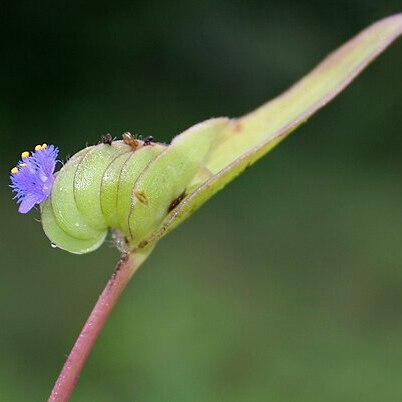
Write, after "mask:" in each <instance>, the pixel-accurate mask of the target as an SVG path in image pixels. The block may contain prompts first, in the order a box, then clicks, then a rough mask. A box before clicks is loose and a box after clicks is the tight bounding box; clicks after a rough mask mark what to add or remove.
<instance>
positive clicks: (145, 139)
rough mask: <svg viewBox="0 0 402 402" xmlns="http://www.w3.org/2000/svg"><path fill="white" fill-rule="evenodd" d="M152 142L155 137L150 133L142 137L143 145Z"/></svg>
mask: <svg viewBox="0 0 402 402" xmlns="http://www.w3.org/2000/svg"><path fill="white" fill-rule="evenodd" d="M153 142H155V139H154V137H152V135H148V137H145V138H144V146H147V145H151V144H152V143H153Z"/></svg>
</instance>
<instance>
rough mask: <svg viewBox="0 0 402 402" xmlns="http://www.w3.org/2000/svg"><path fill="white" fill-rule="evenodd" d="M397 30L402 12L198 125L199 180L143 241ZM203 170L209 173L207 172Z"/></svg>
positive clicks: (265, 146)
mask: <svg viewBox="0 0 402 402" xmlns="http://www.w3.org/2000/svg"><path fill="white" fill-rule="evenodd" d="M401 32H402V14H398V15H395V16H391V17H388V18H385V19H383V20H381V21H379V22H377V23H375V24H373V25H371V26H370V27H368V28H367V29H365V30H364V31H362V32H361V33H360V34H358V35H357V36H355V37H354V38H352V39H351V40H350V41H349V42H347V43H346V44H344V45H343V46H341V47H340V48H339V49H337V50H336V51H335V52H333V53H332V54H330V55H329V56H328V57H327V58H326V59H324V61H322V62H321V63H320V64H319V65H318V66H317V67H316V68H315V69H314V70H312V71H311V72H310V73H309V74H308V75H307V76H305V77H304V78H303V79H301V80H300V81H299V82H298V83H297V84H295V85H294V86H292V87H291V88H290V89H289V90H287V91H286V92H285V93H283V94H282V95H280V96H278V97H277V98H275V99H273V100H272V101H270V102H268V103H266V104H265V105H263V106H261V107H260V108H258V109H257V110H255V111H254V112H252V113H250V114H247V115H245V116H243V117H241V118H239V119H233V120H221V121H224V123H223V124H220V125H216V123H215V120H209V121H206V122H204V123H201V124H199V125H197V126H196V127H198V130H197V136H200V137H201V136H202V137H203V138H202V142H203V143H204V144H205V143H208V142H209V144H210V147H209V151H208V152H207V153H206V154H204V151H201V152H200V154H199V155H197V158H198V159H197V160H198V162H199V164H200V166H199V171H198V173H197V174H195V175H194V177H193V184H194V182H197V180H198V182H199V183H198V187H197V188H195V189H194V190H193V191H192V192H190V193H189V194H187V196H186V197H185V198H184V199H183V201H182V202H181V203H180V204H179V205H178V206H177V207H176V208H174V209H173V210H172V212H171V213H170V214H168V216H167V217H166V218H165V219H164V221H163V223H162V224H161V225H160V227H159V229H158V230H157V231H155V232H154V233H153V234H152V235H151V236H149V238H147V240H146V241H145V242H144V244H147V243H152V242H154V241H157V240H158V239H159V238H160V237H162V236H163V235H164V234H166V233H167V232H168V231H170V230H171V229H173V228H174V227H176V226H177V225H178V224H179V223H181V222H182V221H183V220H185V219H186V218H187V217H188V216H190V215H191V214H192V213H193V212H194V211H195V210H196V209H198V208H199V207H200V206H201V205H202V204H203V203H204V202H205V201H207V200H208V199H209V198H210V197H212V196H213V195H214V194H215V193H216V192H217V191H219V190H220V189H222V188H223V187H224V186H225V185H226V184H227V183H228V182H230V181H231V180H233V179H234V178H235V177H236V176H237V175H238V174H240V173H241V172H242V171H243V170H244V169H245V168H247V167H248V166H250V165H251V164H253V163H254V162H255V161H256V160H258V159H259V158H261V157H262V156H263V155H265V154H266V153H267V152H268V151H270V150H271V149H272V148H273V147H274V146H276V145H277V144H278V143H279V142H280V141H282V140H283V139H284V138H285V137H286V136H287V135H288V134H289V133H291V132H292V131H293V130H294V129H295V128H297V127H298V126H299V125H300V124H302V123H304V122H305V121H306V120H307V119H308V118H309V117H310V116H311V115H312V114H314V113H315V112H316V111H317V110H319V109H320V108H322V107H323V106H325V105H326V104H327V103H328V102H329V101H331V100H332V99H333V98H334V97H335V96H336V95H338V93H339V92H341V91H342V90H343V89H344V88H345V87H346V86H347V85H348V84H349V83H350V82H351V81H352V80H353V79H354V78H356V76H357V75H358V74H360V72H362V70H363V69H364V68H366V67H367V65H368V64H369V63H370V62H371V61H373V60H374V59H375V58H376V57H377V56H378V55H379V54H380V53H381V52H382V51H384V50H385V49H386V48H387V47H388V46H389V45H390V44H391V43H392V42H393V41H394V40H395V39H396V38H397V37H398V36H399V35H401ZM191 133H192V130H191V129H189V130H187V131H186V132H184V133H182V134H181V135H179V136H178V137H176V138H175V139H174V141H173V144H175V143H179V142H181V141H183V142H185V141H186V139H187V137H188V136H190V135H192V134H191ZM197 136H194V135H193V136H192V138H191V139H190V140H189V141H188V142H187V141H186V142H187V147H190V148H191V146H192V142H193V147H194V148H195V149H196V150H197V146H198V145H197V144H198V141H199V138H197ZM173 144H172V148H173ZM169 148H170V147H169ZM169 148H168V150H166V151H165V152H166V154H168V153H169V152H170V151H169ZM185 159H186V156H185V155H181V160H185ZM178 160H179V156H177V157H175V158H172V161H171V165H169V166H165V167H164V168H165V169H170V168H171V169H172V170H173V167H174V165H175V164H177V163H178ZM158 163H159V160H158V159H156V160H155V161H154V162H153V163H152V164H150V166H149V169H152V168H153V169H154V170H155V171H158V170H159V169H158V167H157V164H158ZM154 164H155V166H154V167H153V165H154ZM159 171H160V170H159ZM205 172H209V175H208V174H205ZM201 177H204V181H201V183H200V178H201ZM187 180H188V178H187ZM179 187H180V186H179Z"/></svg>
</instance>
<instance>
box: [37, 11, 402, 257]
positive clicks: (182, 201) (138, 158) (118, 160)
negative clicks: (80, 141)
mask: <svg viewBox="0 0 402 402" xmlns="http://www.w3.org/2000/svg"><path fill="white" fill-rule="evenodd" d="M401 32H402V14H399V15H396V16H393V17H389V18H386V19H384V20H382V21H379V22H377V23H376V24H374V25H372V26H370V27H369V28H367V29H366V30H364V31H363V32H361V33H360V34H359V35H357V36H356V37H354V38H353V39H352V40H350V41H349V42H347V43H346V44H345V45H343V46H342V47H340V48H339V49H338V50H336V51H335V52H334V53H332V54H331V55H329V56H328V57H327V58H326V59H325V60H324V61H323V62H322V63H321V64H319V65H318V66H317V67H316V68H315V69H314V70H313V71H312V72H310V73H309V74H308V75H307V76H306V77H304V78H303V79H302V80H301V81H299V82H298V83H297V84H295V85H294V86H293V87H291V88H290V89H289V90H288V91H286V92H285V93H284V94H282V95H280V96H279V97H277V98H275V99H274V100H272V101H270V102H268V103H267V104H265V105H263V106H261V107H260V108H259V109H257V110H255V111H254V112H252V113H250V114H247V115H245V116H243V117H241V118H239V119H228V118H217V119H211V120H207V121H205V122H203V123H199V124H197V125H195V126H193V127H191V128H190V129H188V130H186V131H185V132H183V133H182V134H180V135H178V136H177V137H176V138H174V139H173V141H172V143H171V144H170V145H169V146H166V145H162V144H158V143H151V144H150V145H147V144H144V143H143V142H141V141H139V146H138V147H131V146H130V145H128V144H126V143H124V142H123V141H114V142H112V143H111V144H100V145H96V146H92V147H88V148H85V149H84V150H82V151H80V152H78V153H77V154H76V155H74V156H73V157H72V158H71V159H70V160H69V161H68V162H67V163H66V164H65V165H64V167H63V168H62V169H61V170H60V172H59V173H58V174H57V177H56V180H55V183H54V186H53V189H52V193H51V196H50V197H49V198H48V199H47V201H46V202H45V203H43V204H42V208H41V211H42V225H43V228H44V230H45V233H46V234H47V236H48V237H49V239H50V240H51V242H52V243H54V244H55V245H56V246H58V247H60V248H62V249H65V250H67V251H70V252H74V253H86V252H89V251H92V250H94V249H96V248H97V247H99V246H100V245H101V244H102V242H103V240H104V238H105V236H106V232H107V230H108V228H113V229H115V230H116V233H117V234H118V235H119V237H120V238H121V239H123V240H124V244H125V247H126V250H127V251H131V252H134V251H136V250H138V249H141V248H144V247H151V246H152V245H153V244H154V243H155V242H156V241H157V240H158V239H159V238H160V237H162V236H163V235H164V234H165V233H167V232H168V231H170V230H171V229H172V228H174V227H175V226H177V225H178V224H179V223H180V222H182V221H183V220H184V219H186V218H187V217H188V216H189V215H191V213H192V212H194V211H195V210H196V209H197V208H199V207H200V206H201V205H202V204H203V203H204V202H205V201H206V200H207V199H208V198H210V197H211V196H212V195H213V194H215V193H216V192H217V191H219V190H220V189H221V188H223V187H224V186H225V185H226V184H227V183H228V182H229V181H231V180H232V179H233V178H234V177H236V176H237V175H238V174H240V173H241V172H242V171H243V170H244V169H245V168H247V167H248V166H250V165H251V164H253V163H254V162H255V161H256V160H257V159H259V158H260V157H262V156H263V155H264V154H266V153H267V152H268V151H270V150H271V149H272V148H273V147H274V146H275V145H277V144H278V143H279V142H280V141H281V140H282V139H283V138H285V137H286V136H287V135H288V134H289V133H290V132H291V131H293V130H294V129H295V128H296V127H298V126H299V125H300V124H302V123H303V122H305V121H306V120H307V118H308V117H310V116H311V115H312V114H313V113H315V112H316V111H317V110H318V109H320V108H321V107H323V106H324V105H325V104H326V103H328V102H329V101H330V100H331V99H333V98H334V97H335V96H336V95H337V94H338V93H339V92H340V91H342V90H343V89H344V88H345V87H346V86H347V85H348V84H349V83H350V82H351V81H352V80H353V79H354V78H355V77H356V76H357V75H358V74H359V73H360V72H361V71H362V70H363V69H364V68H365V67H366V66H367V65H368V64H369V63H370V62H371V61H372V60H373V59H374V58H375V57H376V56H377V55H378V54H379V53H381V52H382V51H383V50H384V49H385V48H386V47H387V46H388V45H389V44H390V43H391V42H392V41H393V40H395V39H396V38H397V37H398V36H399V35H400V34H401Z"/></svg>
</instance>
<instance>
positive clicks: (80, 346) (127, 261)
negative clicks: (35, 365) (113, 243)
mask: <svg viewBox="0 0 402 402" xmlns="http://www.w3.org/2000/svg"><path fill="white" fill-rule="evenodd" d="M134 258H135V261H134ZM144 259H145V258H144V256H142V255H132V254H126V255H123V256H122V258H121V260H120V261H119V263H118V264H117V267H116V269H115V271H114V272H113V274H112V276H111V278H110V279H109V281H108V283H107V285H106V287H105V289H104V290H103V292H102V294H101V295H100V296H99V299H98V301H97V302H96V304H95V307H94V308H93V310H92V312H91V314H90V316H89V317H88V320H87V322H86V323H85V325H84V327H83V328H82V330H81V333H80V335H79V337H78V339H77V340H76V342H75V344H74V346H73V349H72V350H71V352H70V355H69V356H68V358H67V361H66V362H65V364H64V367H63V369H62V370H61V373H60V375H59V377H58V379H57V381H56V384H55V385H54V388H53V390H52V393H51V394H50V397H49V399H48V402H65V401H68V400H69V398H70V396H71V394H72V393H73V391H74V388H75V386H76V384H77V380H78V377H79V375H80V373H81V370H82V368H83V366H84V364H85V361H86V360H87V358H88V355H89V353H90V351H91V349H92V347H93V345H94V344H95V341H96V338H97V337H98V335H99V333H100V331H101V330H102V328H103V326H104V325H105V322H106V320H107V319H108V317H109V315H110V313H111V312H112V310H113V307H114V306H115V305H116V303H117V301H118V300H119V297H120V295H121V294H122V292H123V290H124V289H125V287H126V285H127V284H128V282H129V280H130V278H131V277H132V275H133V274H134V272H135V271H136V270H137V269H138V267H139V266H140V264H141V263H142V262H143V261H144Z"/></svg>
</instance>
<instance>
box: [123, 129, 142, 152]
mask: <svg viewBox="0 0 402 402" xmlns="http://www.w3.org/2000/svg"><path fill="white" fill-rule="evenodd" d="M122 137H123V141H124V143H125V144H127V145H129V146H130V147H131V148H132V150H133V151H135V150H136V149H138V148H139V147H140V145H141V144H140V142H139V141H138V139H137V138H136V136H133V135H132V134H131V133H129V132H128V131H126V132H125V133H123V135H122Z"/></svg>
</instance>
